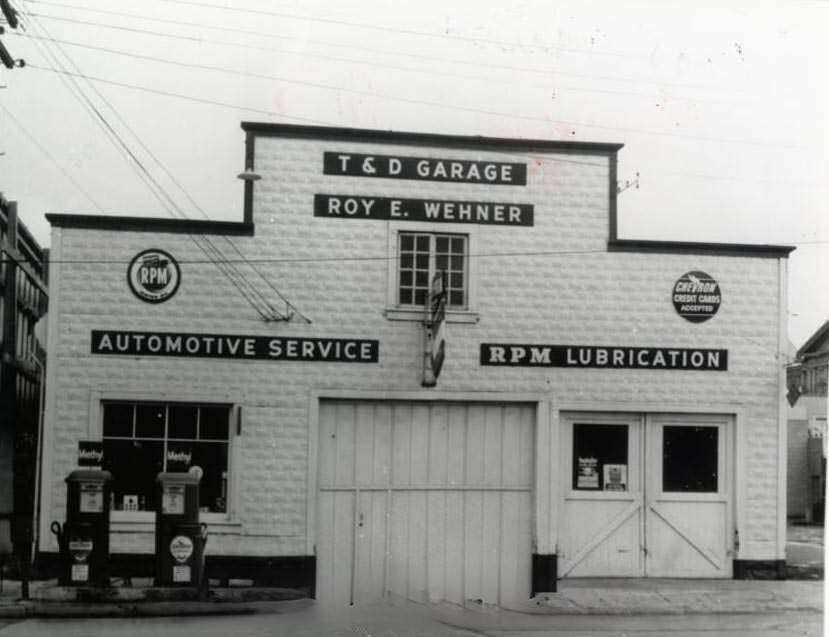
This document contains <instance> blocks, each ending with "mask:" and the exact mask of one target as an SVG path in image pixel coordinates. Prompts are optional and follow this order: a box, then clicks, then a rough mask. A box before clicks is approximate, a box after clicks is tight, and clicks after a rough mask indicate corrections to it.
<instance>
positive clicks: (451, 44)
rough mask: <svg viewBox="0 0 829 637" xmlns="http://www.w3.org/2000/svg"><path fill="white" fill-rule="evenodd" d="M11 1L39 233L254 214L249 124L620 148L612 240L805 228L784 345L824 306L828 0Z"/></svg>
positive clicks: (790, 238)
mask: <svg viewBox="0 0 829 637" xmlns="http://www.w3.org/2000/svg"><path fill="white" fill-rule="evenodd" d="M11 1H12V4H13V5H15V6H16V7H17V8H18V9H19V10H20V11H21V13H22V15H21V16H20V20H21V25H22V26H21V28H18V29H17V30H16V31H13V30H11V29H8V28H7V29H6V33H5V34H4V35H3V36H2V38H1V39H2V42H3V43H4V44H5V46H6V48H7V49H9V50H10V52H11V53H12V54H13V55H14V57H16V58H24V59H25V60H26V64H27V65H26V67H24V68H17V69H14V70H12V71H6V70H5V69H4V68H2V67H0V85H2V86H3V88H2V89H0V152H1V153H4V154H3V155H0V191H2V192H3V193H4V195H5V197H6V198H7V199H10V200H13V201H17V202H18V206H19V211H20V214H21V216H22V219H23V221H24V222H25V223H26V224H27V225H28V226H29V228H30V229H31V230H32V231H33V233H34V234H35V236H36V237H37V239H38V240H39V241H41V242H42V243H43V244H44V245H48V242H49V227H48V224H47V223H46V221H45V219H44V217H43V215H44V213H45V212H72V213H94V214H126V215H142V216H160V217H170V216H176V215H179V214H185V215H186V216H188V217H191V218H195V219H200V218H205V217H209V218H211V219H236V220H239V219H241V210H242V187H241V182H240V181H239V180H237V179H236V177H235V176H236V174H237V173H238V172H240V170H241V169H242V168H243V164H244V145H243V142H244V136H243V132H242V130H241V129H240V127H239V124H240V122H241V121H243V120H248V121H268V122H284V123H308V124H322V125H333V126H349V127H359V128H374V129H389V130H399V131H420V132H436V133H450V134H468V135H484V136H494V137H521V138H531V139H567V140H578V141H595V142H620V143H624V144H625V147H624V148H623V149H622V151H621V152H620V156H619V178H620V180H621V182H622V185H624V184H625V182H626V181H629V182H631V185H630V187H628V188H627V189H625V190H624V191H623V192H622V193H621V194H620V195H619V236H620V237H622V238H632V239H667V240H677V241H712V242H734V243H759V244H764V243H765V244H783V245H794V246H797V250H796V251H795V252H794V253H793V255H792V257H791V259H790V264H789V310H790V315H789V334H790V337H791V340H792V342H793V343H794V345H795V346H796V347H799V346H800V345H802V344H803V342H804V341H805V340H806V339H807V338H808V337H809V336H811V334H812V333H813V332H814V331H815V330H816V329H817V328H818V327H819V326H820V325H822V324H823V322H824V321H825V320H826V319H829V292H828V291H827V289H829V286H827V281H829V213H827V204H829V171H827V167H829V158H828V157H827V146H829V144H827V142H829V89H827V83H826V80H825V76H826V67H827V61H829V45H827V35H826V34H827V32H829V2H826V1H811V2H807V1H792V2H762V1H756V0H754V1H748V0H746V1H734V2H723V1H717V2H707V1H704V0H694V1H681V0H678V1H675V2H658V1H657V0H641V1H639V2H636V1H631V0H618V1H610V0H608V1H593V2H590V1H584V0H578V1H572V2H570V1H568V2H559V1H555V0H538V1H520V0H515V1H509V0H502V1H501V2H495V1H493V0H476V1H473V0H464V1H449V0H420V1H419V2H416V3H415V2H380V1H379V0H367V1H360V2H357V1H356V0H355V1H353V2H335V1H334V0H309V1H306V2H288V1H279V0H272V1H265V0H204V1H203V2H202V1H200V0H192V1H190V0H145V1H144V2H141V3H136V2H127V1H126V0H107V1H103V0H54V1H52V0H49V1H46V0H37V1H35V0H11ZM24 28H25V30H24ZM96 112H97V113H99V114H100V117H99V116H98V115H96V114H95V113H96ZM110 129H112V130H114V131H116V132H117V134H118V138H119V139H120V141H117V140H113V138H112V134H111V133H110V132H109V131H110ZM130 154H132V155H134V156H135V158H136V159H137V160H138V161H140V162H141V166H143V169H142V168H138V167H136V165H135V163H134V162H132V160H130V159H129V155H130ZM142 170H146V173H145V172H142ZM637 174H638V175H639V178H638V187H637V186H636V185H635V182H636V175H637ZM148 179H150V180H152V181H154V182H155V183H157V184H158V185H159V186H160V187H161V188H162V189H163V191H164V192H165V193H167V195H169V197H171V198H172V199H174V200H175V205H172V204H170V203H169V202H165V200H164V196H163V195H162V196H161V197H159V196H158V192H157V187H156V186H153V187H152V188H151V187H150V186H148V184H147V183H146V181H147V180H148ZM152 181H151V183H152ZM153 188H155V189H156V194H154V192H153Z"/></svg>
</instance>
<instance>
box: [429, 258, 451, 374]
mask: <svg viewBox="0 0 829 637" xmlns="http://www.w3.org/2000/svg"><path fill="white" fill-rule="evenodd" d="M445 355H446V271H445V270H441V271H440V272H438V273H437V274H435V276H434V278H433V279H432V287H431V290H430V291H429V298H428V299H427V301H426V352H425V354H424V361H423V366H424V369H423V386H424V387H433V386H434V385H435V383H436V382H437V379H438V376H440V370H441V369H442V368H443V360H444V357H445Z"/></svg>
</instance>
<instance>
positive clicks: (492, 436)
mask: <svg viewBox="0 0 829 637" xmlns="http://www.w3.org/2000/svg"><path fill="white" fill-rule="evenodd" d="M534 431H535V406H534V405H513V404H460V403H416V402H411V403H408V402H361V401H353V402H345V401H336V402H334V401H323V402H322V403H321V404H320V409H319V456H318V465H319V499H318V516H317V547H316V548H317V599H318V600H320V601H321V602H333V603H335V604H342V605H347V604H361V603H366V602H371V601H376V600H378V599H381V598H384V597H400V598H405V599H410V600H414V601H418V602H440V601H447V602H451V603H455V604H464V603H465V602H467V601H468V600H475V601H482V602H485V603H495V604H499V605H501V606H509V605H511V603H512V602H518V601H523V600H526V599H528V598H529V596H530V563H531V553H532V547H531V534H530V529H531V518H532V514H531V505H532V499H531V484H532V475H533V461H532V459H533V455H534V454H533V440H534Z"/></svg>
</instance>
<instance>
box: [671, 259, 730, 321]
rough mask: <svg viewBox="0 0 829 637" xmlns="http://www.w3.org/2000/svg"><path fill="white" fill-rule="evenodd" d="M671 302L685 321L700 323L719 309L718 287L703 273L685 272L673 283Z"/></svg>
mask: <svg viewBox="0 0 829 637" xmlns="http://www.w3.org/2000/svg"><path fill="white" fill-rule="evenodd" d="M671 300H672V301H673V304H674V309H676V312H677V314H679V315H680V316H681V317H682V318H684V319H685V320H686V321H691V323H702V322H703V321H707V320H708V319H710V318H711V317H712V316H714V315H715V314H716V313H717V310H719V309H720V301H721V300H722V297H721V294H720V285H719V283H717V282H716V281H715V280H714V278H713V277H711V276H709V275H707V274H706V273H705V272H701V271H699V270H694V271H692V272H686V273H685V274H683V275H682V276H681V277H679V279H678V280H677V282H676V283H674V289H673V293H672V296H671Z"/></svg>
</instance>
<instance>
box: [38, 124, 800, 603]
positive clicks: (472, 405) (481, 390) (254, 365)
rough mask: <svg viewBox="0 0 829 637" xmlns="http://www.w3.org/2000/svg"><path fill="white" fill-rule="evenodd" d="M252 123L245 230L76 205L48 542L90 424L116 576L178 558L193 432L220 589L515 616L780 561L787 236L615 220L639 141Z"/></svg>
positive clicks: (57, 236)
mask: <svg viewBox="0 0 829 637" xmlns="http://www.w3.org/2000/svg"><path fill="white" fill-rule="evenodd" d="M243 128H244V130H245V131H246V133H247V155H246V172H245V173H243V175H242V176H243V177H246V178H247V181H246V184H245V198H244V201H245V208H244V220H243V221H242V222H239V223H232V222H210V221H180V220H169V219H168V220H153V219H138V218H124V217H117V218H107V217H92V216H83V215H64V214H59V215H58V214H52V215H48V218H49V220H50V222H51V223H52V225H53V235H52V251H53V257H54V260H53V269H52V272H51V274H50V276H51V281H52V285H53V299H52V311H51V312H50V320H49V343H50V351H51V353H52V355H53V359H52V363H51V364H50V366H49V382H48V385H47V386H48V390H49V391H48V396H47V400H46V403H47V406H46V413H47V416H46V422H47V435H46V440H45V452H44V484H45V485H46V488H45V489H44V497H43V499H42V518H41V519H42V524H41V545H40V549H41V551H42V552H43V555H42V557H43V558H44V560H47V559H49V558H51V557H54V555H55V552H56V550H57V547H56V545H55V542H54V539H53V538H52V539H50V538H49V536H48V533H45V532H44V530H45V529H47V528H48V527H47V525H48V523H49V521H51V520H61V519H63V516H64V514H65V511H64V509H65V504H66V499H65V498H66V486H65V484H64V482H63V480H64V477H65V476H66V475H67V474H68V473H69V472H70V471H71V470H72V469H73V468H74V467H75V466H76V456H77V445H78V441H79V440H82V439H91V440H100V441H103V446H104V454H105V459H106V460H105V466H108V467H109V468H110V469H111V471H112V472H113V473H114V475H115V483H114V495H113V504H114V511H113V513H112V538H111V547H112V551H113V553H114V562H115V564H116V565H117V564H119V563H121V564H125V563H127V562H128V561H129V562H130V563H131V564H133V568H138V567H139V566H140V563H141V562H143V564H145V565H146V564H149V565H150V566H151V565H152V560H147V559H146V556H147V555H148V554H150V553H152V552H153V550H154V545H153V513H152V509H153V507H154V506H155V490H154V489H155V487H154V479H155V474H156V473H157V472H158V471H160V470H162V469H163V468H164V467H165V451H169V450H170V449H171V448H174V449H179V448H181V447H187V448H188V449H189V450H190V451H191V454H192V461H193V463H194V464H196V465H198V466H199V467H200V469H201V472H202V473H203V477H202V492H201V506H202V507H203V515H202V518H203V520H204V521H205V522H207V524H208V525H209V532H210V538H209V541H208V545H207V547H208V548H207V551H208V557H207V570H208V572H209V574H210V576H211V577H239V578H253V579H255V580H256V582H257V583H259V584H270V585H280V586H301V587H305V588H306V589H308V590H309V591H311V592H313V593H314V594H316V596H317V598H318V599H322V600H334V601H336V602H339V603H348V602H355V603H360V602H364V601H369V600H372V599H376V598H378V597H381V596H383V595H393V596H402V597H408V598H411V599H415V600H420V601H430V600H431V601H434V600H448V601H450V602H457V603H462V602H463V601H464V600H467V599H477V600H482V601H485V602H495V603H499V604H502V605H510V604H512V603H518V602H520V601H521V600H525V599H527V598H528V597H529V596H530V594H531V593H533V592H542V591H552V590H555V587H556V581H557V579H558V578H563V577H582V576H625V577H717V578H730V577H745V576H749V575H752V576H756V575H758V574H759V573H760V572H761V571H763V572H767V571H768V570H769V569H771V570H772V573H773V574H780V573H782V566H783V564H784V555H785V554H784V549H785V523H786V520H785V512H786V508H785V507H786V501H785V496H786V486H785V484H786V447H785V439H786V429H785V425H786V423H785V413H786V411H785V409H786V405H785V396H784V375H783V374H784V370H783V368H782V367H781V366H780V365H779V362H778V356H777V352H780V351H782V350H783V349H784V348H785V344H786V340H785V339H786V337H785V335H786V311H785V310H786V278H787V270H786V268H787V257H788V254H789V252H790V251H791V248H785V247H779V246H746V245H732V244H727V245H726V244H704V243H691V242H665V241H637V240H627V239H619V238H617V236H616V228H617V219H616V192H617V191H616V181H617V180H616V161H617V152H618V150H619V149H620V148H621V146H620V145H617V144H592V143H573V142H552V141H529V140H510V139H487V138H480V137H456V136H444V135H427V134H412V133H390V132H382V131H366V130H353V129H333V128H318V127H300V126H287V125H271V124H247V123H246V124H243ZM254 171H255V172H254ZM255 173H258V174H255ZM258 177H261V179H260V180H258V181H254V178H258ZM221 235H233V236H232V242H233V247H230V244H229V243H227V241H226V240H225V238H224V237H222V236H221ZM203 249H204V250H203ZM236 249H238V253H236V252H235V250H236ZM205 252H207V253H208V254H210V255H211V256H210V258H209V259H208V258H206V257H205ZM219 252H222V253H223V254H224V255H226V256H227V257H228V259H231V260H232V261H234V265H235V266H236V268H237V270H236V271H237V273H236V274H232V272H231V270H232V269H233V268H232V267H231V265H230V264H229V263H228V262H226V261H223V260H221V261H220V260H219V257H218V253H219ZM240 254H243V255H244V258H242V257H241V256H240ZM228 273H231V274H232V276H231V280H228V278H227V276H225V275H226V274H228ZM441 273H445V274H441ZM241 275H244V276H241ZM260 275H261V277H260ZM440 281H443V285H440ZM276 289H279V290H280V291H281V293H284V294H285V296H286V297H287V298H288V299H289V301H290V305H285V306H283V305H282V302H281V301H279V302H278V304H277V301H276V299H278V298H279V297H278V295H277V293H276V291H275V290H276ZM441 290H442V293H441ZM260 294H261V295H268V298H270V299H272V300H273V302H272V303H270V304H265V303H262V302H261V300H259V301H257V298H259V296H258V295H260ZM432 301H434V304H433V305H434V307H433V308H432V307H431V306H432V303H431V302H432ZM443 303H445V307H443ZM427 304H429V305H430V308H429V309H428V310H427V308H426V305H427ZM252 305H255V306H256V307H257V309H256V310H254V309H253V307H252ZM283 307H284V310H283ZM274 308H276V309H274ZM433 309H434V312H433V311H432V310H433ZM280 315H281V316H282V317H283V318H286V319H287V318H290V319H291V320H282V321H279V320H275V321H274V320H267V321H266V320H262V317H263V316H264V317H266V318H279V316H280ZM441 315H443V316H444V317H445V321H443V322H442V321H441V320H440V319H441ZM304 317H308V318H309V319H310V321H312V322H310V321H307V320H304ZM427 320H428V322H429V338H427V335H426V330H425V328H424V321H427ZM744 335H746V336H744ZM441 345H443V347H441ZM441 353H444V354H445V356H444V357H443V362H442V369H441V367H440V364H441V358H442V357H441ZM437 372H439V375H437V378H435V376H436V373H437ZM197 471H198V470H197ZM142 557H143V558H144V559H143V560H142Z"/></svg>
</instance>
